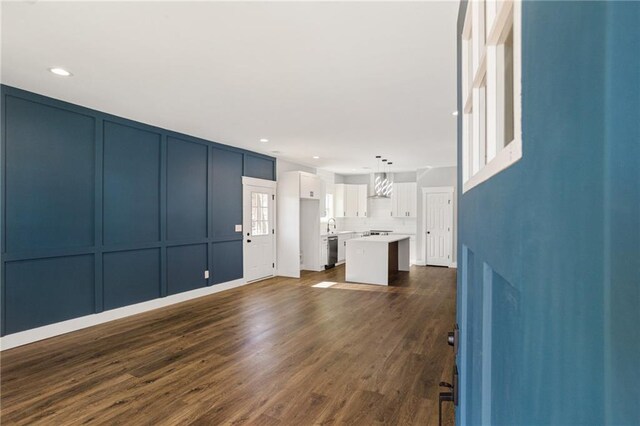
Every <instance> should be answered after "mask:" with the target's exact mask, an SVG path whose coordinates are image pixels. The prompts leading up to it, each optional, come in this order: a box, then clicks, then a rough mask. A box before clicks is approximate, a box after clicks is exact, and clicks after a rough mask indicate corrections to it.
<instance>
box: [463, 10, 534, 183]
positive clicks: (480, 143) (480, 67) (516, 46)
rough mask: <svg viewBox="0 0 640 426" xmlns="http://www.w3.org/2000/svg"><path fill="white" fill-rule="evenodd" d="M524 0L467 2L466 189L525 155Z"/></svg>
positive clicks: (464, 102)
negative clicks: (522, 133)
mask: <svg viewBox="0 0 640 426" xmlns="http://www.w3.org/2000/svg"><path fill="white" fill-rule="evenodd" d="M520 26H521V2H520V1H519V0H507V1H497V0H478V1H472V2H469V4H468V7H467V12H466V16H465V24H464V29H463V32H462V100H463V106H464V108H463V114H462V166H463V170H462V179H463V192H466V191H468V190H470V189H471V188H473V187H474V186H476V185H478V184H480V183H482V182H484V181H486V180H487V179H489V178H491V177H492V176H493V175H495V174H497V173H499V172H501V171H502V170H504V169H506V168H507V167H509V166H511V165H512V164H513V163H515V162H516V161H518V160H519V159H520V158H522V136H521V121H522V113H521V100H520V92H521V87H520V76H521V30H520Z"/></svg>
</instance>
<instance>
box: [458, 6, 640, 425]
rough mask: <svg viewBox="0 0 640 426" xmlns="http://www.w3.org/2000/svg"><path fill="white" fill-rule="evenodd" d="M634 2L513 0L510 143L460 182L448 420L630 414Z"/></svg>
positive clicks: (638, 239)
mask: <svg viewBox="0 0 640 426" xmlns="http://www.w3.org/2000/svg"><path fill="white" fill-rule="evenodd" d="M465 8H466V4H463V5H462V6H461V12H463V11H464V10H465ZM639 8H640V4H638V3H633V2H627V3H623V2H612V3H609V4H608V3H605V2H523V3H522V115H523V122H522V129H523V130H522V138H523V156H522V159H521V160H520V161H519V162H518V163H516V164H514V165H513V166H511V167H510V168H508V169H507V170H505V171H503V172H502V173H500V174H498V175H496V176H494V177H492V178H491V179H490V180H489V181H487V182H485V183H483V184H480V185H479V186H477V187H475V188H473V189H471V190H470V191H468V192H467V193H464V194H459V206H460V208H459V218H458V219H459V234H458V235H459V244H458V247H459V253H458V256H459V257H458V258H459V259H462V262H460V268H461V270H460V273H459V275H458V276H459V279H458V280H459V281H458V287H459V292H458V298H459V299H458V307H459V309H458V321H459V323H460V328H461V332H462V345H463V347H462V348H461V351H460V354H459V357H458V364H459V368H460V371H461V379H462V381H463V384H464V389H463V390H462V396H463V401H462V404H461V405H460V407H459V409H458V411H457V420H458V422H459V424H462V423H464V424H481V421H482V418H481V415H482V412H483V408H484V410H485V411H486V412H487V413H489V418H490V423H491V424H494V425H501V424H504V425H513V424H519V425H527V424H536V425H550V424H593V425H601V424H604V423H605V422H607V421H608V422H611V423H616V424H638V423H640V414H639V411H638V404H637V402H638V400H640V397H639V394H638V389H639V382H640V378H639V377H638V374H639V371H640V364H639V361H638V360H640V345H639V344H638V336H639V334H638V331H637V325H638V324H639V323H640V321H639V317H638V306H640V298H639V296H638V295H639V292H638V287H639V285H640V284H639V282H640V278H639V277H640V269H639V264H640V232H639V228H638V226H639V225H638V222H639V220H640V209H639V206H640V195H639V192H638V191H639V190H638V188H639V186H640V175H639V174H638V173H639V172H638V170H640V153H639V148H638V144H639V141H640V138H639V133H638V123H639V122H640V109H639V103H638V100H639V96H640V95H639V93H640V90H639V84H640V81H639V79H640V69H639V67H638V57H639V55H640V53H639V52H640V45H639V44H638V28H640V15H639V13H638V10H639ZM462 16H463V14H462V13H461V16H460V18H459V21H458V34H460V32H461V29H462ZM458 52H459V53H458V54H459V58H460V49H459V46H458ZM459 75H460V73H459ZM458 82H460V78H459V79H458ZM458 89H459V92H460V83H458ZM458 109H459V110H462V100H461V99H460V97H459V99H458ZM460 123H461V119H459V123H458V129H459V130H460ZM459 134H461V133H460V131H459ZM458 146H459V148H461V140H460V137H459V140H458ZM459 151H460V150H459ZM458 164H459V165H461V156H460V155H459V158H458ZM459 170H460V171H461V170H462V167H459ZM461 181H462V176H461V172H460V173H459V176H458V183H459V187H462V185H461V183H462V182H461ZM616 327H617V330H614V329H616ZM625 336H626V338H625ZM483 362H484V363H486V364H485V365H486V366H488V367H486V368H484V369H483V368H482V365H483ZM483 373H484V376H483ZM625 375H628V376H627V377H626V378H625V377H624V376H625ZM489 380H490V382H489ZM478 382H480V383H478ZM607 383H609V385H607ZM622 389H624V390H625V393H621V392H620V391H621V390H622ZM485 419H486V418H485Z"/></svg>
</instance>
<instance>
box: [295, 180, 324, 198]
mask: <svg viewBox="0 0 640 426" xmlns="http://www.w3.org/2000/svg"><path fill="white" fill-rule="evenodd" d="M321 196H322V197H324V194H323V191H322V179H320V178H319V177H317V176H315V175H312V174H307V173H300V198H306V199H312V200H319V199H321Z"/></svg>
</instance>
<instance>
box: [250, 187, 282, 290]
mask: <svg viewBox="0 0 640 426" xmlns="http://www.w3.org/2000/svg"><path fill="white" fill-rule="evenodd" d="M247 186H259V187H263V188H269V189H272V190H273V195H274V197H273V200H272V201H273V229H274V230H275V229H276V226H277V223H278V222H277V211H278V205H277V200H278V197H277V192H276V190H277V182H276V181H274V180H267V179H258V178H252V177H248V176H242V276H243V279H244V281H245V282H247V281H246V279H245V278H244V277H245V276H246V274H245V271H246V268H247V265H246V262H245V250H244V240H245V235H244V233H245V229H246V228H247V224H246V223H245V220H244V219H245V217H246V215H245V211H244V204H245V203H244V199H245V197H244V195H245V194H244V192H245V188H246V187H247ZM250 225H251V224H249V227H250ZM277 235H278V233H277V232H274V234H273V242H272V244H273V250H272V251H271V253H272V254H273V264H274V265H275V267H274V268H273V275H271V276H270V277H264V278H261V279H258V280H255V281H260V280H263V279H268V278H271V277H273V276H275V271H277V270H278V258H277V256H276V238H277V237H276V236H277Z"/></svg>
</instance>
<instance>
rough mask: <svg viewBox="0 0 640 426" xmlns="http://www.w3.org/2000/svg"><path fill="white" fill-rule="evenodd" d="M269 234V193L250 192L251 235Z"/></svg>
mask: <svg viewBox="0 0 640 426" xmlns="http://www.w3.org/2000/svg"><path fill="white" fill-rule="evenodd" d="M267 234H269V194H267V193H265V192H251V235H252V236H254V237H255V236H259V235H267Z"/></svg>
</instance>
